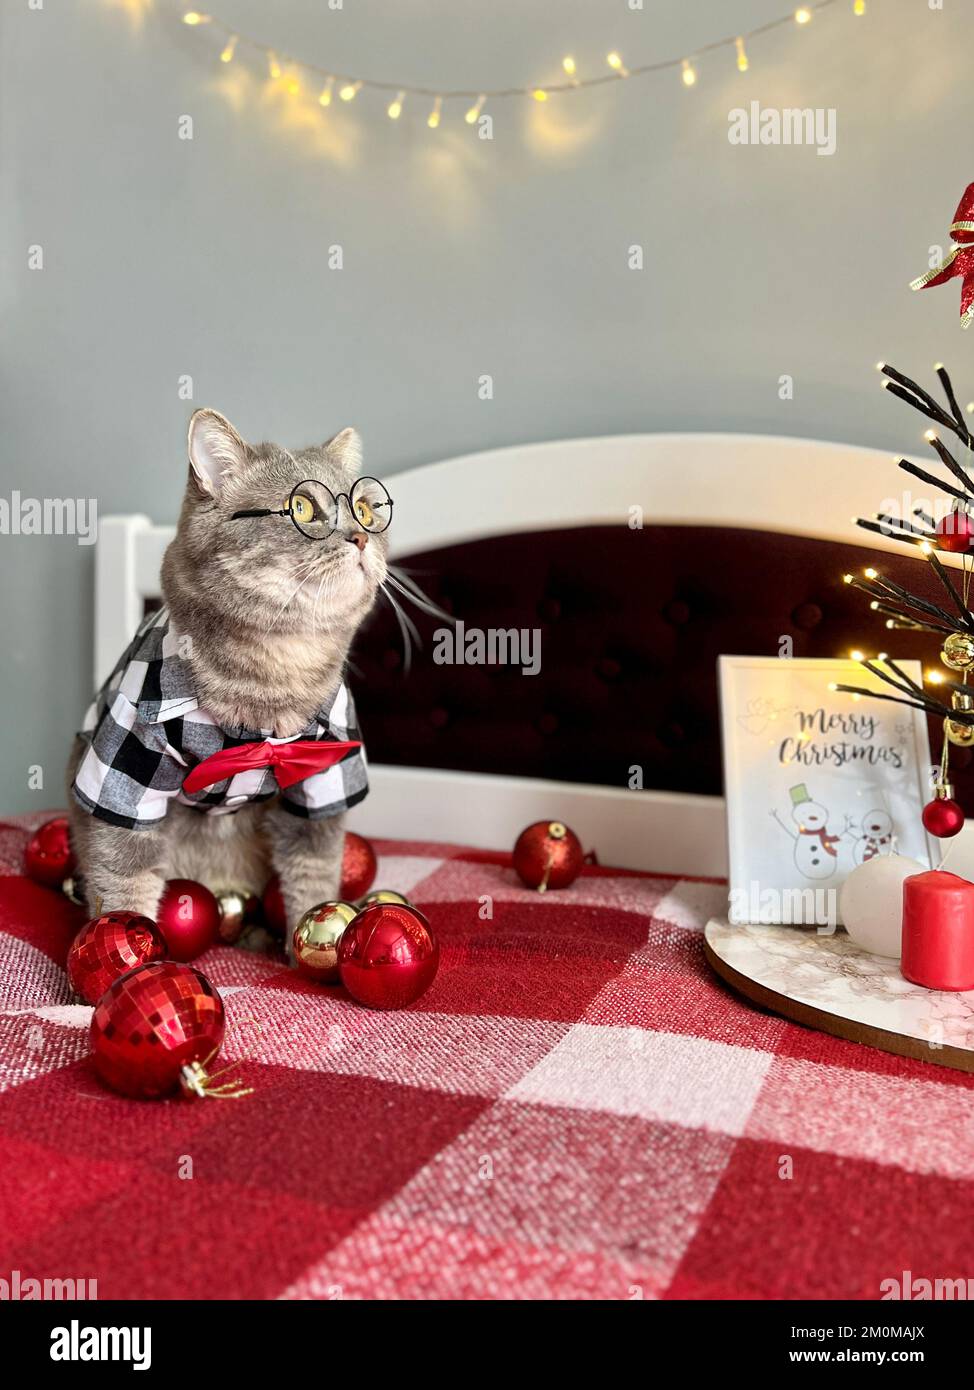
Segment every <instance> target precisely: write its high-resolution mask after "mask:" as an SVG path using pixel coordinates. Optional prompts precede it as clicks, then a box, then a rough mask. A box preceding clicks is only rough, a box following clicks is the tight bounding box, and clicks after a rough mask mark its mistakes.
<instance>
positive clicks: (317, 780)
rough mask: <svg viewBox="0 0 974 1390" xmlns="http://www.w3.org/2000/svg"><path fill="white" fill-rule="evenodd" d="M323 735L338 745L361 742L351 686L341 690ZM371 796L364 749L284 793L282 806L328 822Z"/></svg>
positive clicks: (281, 800) (307, 818) (306, 817)
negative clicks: (369, 794) (328, 819)
mask: <svg viewBox="0 0 974 1390" xmlns="http://www.w3.org/2000/svg"><path fill="white" fill-rule="evenodd" d="M321 734H322V737H323V738H327V739H332V740H334V741H335V742H338V743H353V742H356V741H359V740H361V737H362V735H361V733H360V732H359V727H358V719H357V716H356V714H355V702H354V700H353V699H352V693H351V691H350V690H349V689H348V687H347V686H345V685H343V686H342V687H341V689H340V690H339V692H338V695H337V696H336V698H335V701H334V703H333V705H332V707H331V710H330V711H329V715H328V727H327V729H322V730H321ZM368 793H369V775H368V763H367V761H366V757H365V748H364V746H363V747H361V748H357V749H355V750H354V751H353V752H351V753H347V754H346V755H345V757H344V758H343V759H342V760H341V762H340V763H335V765H334V767H329V768H326V769H325V771H324V772H316V773H314V774H313V776H311V777H306V778H305V779H304V781H303V782H294V783H292V785H291V786H290V787H287V788H285V790H284V791H282V792H281V798H280V804H281V807H282V809H283V810H285V811H290V812H291V814H292V815H295V816H303V817H304V818H305V819H306V820H326V819H327V818H328V817H329V816H338V815H341V813H342V811H347V810H349V809H350V808H351V807H352V806H355V805H357V804H358V802H360V801H363V800H364V799H365V797H366V796H368Z"/></svg>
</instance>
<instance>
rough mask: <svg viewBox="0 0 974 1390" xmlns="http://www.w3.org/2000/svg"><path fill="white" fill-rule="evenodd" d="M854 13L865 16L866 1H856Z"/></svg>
mask: <svg viewBox="0 0 974 1390" xmlns="http://www.w3.org/2000/svg"><path fill="white" fill-rule="evenodd" d="M852 13H853V14H858V15H863V14H865V13H866V0H854V3H853V6H852Z"/></svg>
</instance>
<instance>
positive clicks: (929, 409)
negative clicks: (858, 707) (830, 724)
mask: <svg viewBox="0 0 974 1390" xmlns="http://www.w3.org/2000/svg"><path fill="white" fill-rule="evenodd" d="M877 365H878V369H879V371H880V372H881V373H882V374H883V378H884V380H883V386H884V387H885V388H886V390H887V391H889V393H890V394H891V395H893V396H896V397H897V399H898V400H901V401H905V402H906V403H907V405H911V406H912V407H913V408H914V410H917V411H919V412H920V414H921V415H923V416H925V417H926V418H927V419H928V420H932V421H933V422H934V425H935V426H936V428H935V429H928V430H927V431H926V433H925V435H924V438H925V439H926V441H927V443H928V444H929V445H930V448H931V449H932V450H933V452H934V454H935V455H936V457H937V461H938V463H939V464H940V465H941V466H942V468H943V469H944V470H946V474H947V475H948V476H949V479H950V481H948V480H947V478H946V477H943V476H938V475H936V474H933V473H928V472H927V471H926V470H925V469H923V468H920V467H918V466H917V465H916V464H914V463H911V462H910V461H909V460H908V459H900V460H899V467H900V468H902V469H904V470H905V471H906V472H907V473H909V474H910V475H911V476H912V477H914V478H919V479H920V481H921V482H924V483H926V484H927V485H928V486H929V487H931V488H934V489H935V490H936V491H939V492H941V493H944V494H945V496H946V497H947V498H948V499H950V500H949V501H948V502H947V503H946V504H945V511H944V515H943V516H941V517H940V518H939V520H938V519H937V518H935V517H934V516H931V515H930V514H929V512H927V511H925V510H924V509H923V508H922V507H919V506H917V507H914V509H913V511H912V514H911V519H909V520H907V519H905V518H901V517H894V516H891V515H889V514H888V513H883V512H880V513H878V514H877V515H876V516H874V517H872V518H868V519H867V518H863V517H860V518H858V520H857V525H859V526H861V527H863V528H864V529H865V530H867V531H871V532H874V533H876V534H878V535H882V536H886V537H888V538H890V539H892V540H897V541H902V542H903V543H904V544H905V545H910V546H912V547H913V548H914V550H915V551H916V552H917V553H919V555H920V556H922V557H923V559H924V560H926V562H927V563H928V564H929V566H930V568H931V569H932V570H933V573H934V574H935V576H936V578H937V582H938V583H939V585H940V588H941V590H942V595H941V601H940V602H933V601H931V600H930V599H927V598H923V597H922V596H921V595H919V594H914V593H912V592H911V591H910V590H909V589H905V588H904V587H903V586H902V585H901V584H898V583H896V582H895V581H894V580H892V579H889V578H887V577H886V576H884V575H882V574H880V573H879V571H878V570H876V569H874V568H873V567H871V566H870V568H868V569H866V570H864V571H863V574H862V577H861V578H858V577H857V576H855V575H852V574H847V575H846V576H845V582H846V583H847V584H849V585H851V586H852V587H853V588H855V589H859V590H861V592H863V593H864V594H866V595H868V597H869V600H870V604H869V606H870V608H871V609H872V610H873V612H875V613H879V614H881V615H882V616H883V617H884V618H885V619H886V626H887V628H906V629H913V630H915V631H920V632H935V633H937V635H938V636H939V637H941V638H942V646H941V651H940V659H941V661H942V662H943V664H944V665H945V666H946V667H947V668H948V669H949V670H950V671H952V672H954V673H955V674H959V676H960V680H956V679H949V678H947V677H945V676H944V675H943V674H942V673H940V672H937V671H931V672H928V673H927V683H928V684H929V685H931V686H934V687H943V688H944V691H945V696H947V697H948V698H945V699H939V698H937V696H936V695H934V694H931V693H930V691H929V690H925V689H924V687H923V686H922V685H920V684H919V683H918V682H916V681H914V680H912V679H911V678H910V677H909V676H907V675H906V673H905V672H904V671H903V669H902V668H901V667H900V666H898V665H897V664H896V662H895V661H893V660H892V659H891V658H890V657H888V656H886V655H885V653H883V654H880V655H879V656H878V657H876V658H875V660H869V659H867V658H866V657H864V656H863V655H862V653H860V652H854V653H853V657H854V658H855V659H856V660H857V661H860V662H861V664H862V667H863V669H864V670H866V671H868V672H869V673H870V675H872V676H875V677H876V678H877V680H880V681H882V682H883V683H884V685H886V686H888V687H890V689H891V691H895V692H896V693H895V694H892V693H890V694H885V693H882V692H880V691H877V690H869V689H866V688H865V687H864V686H858V685H838V684H837V685H836V686H835V687H834V689H836V690H841V691H845V692H846V693H847V694H850V695H856V696H864V697H866V698H867V699H871V700H891V701H893V702H894V703H896V704H901V705H906V706H908V707H909V708H910V709H916V710H922V711H923V713H925V714H928V715H933V716H934V717H936V718H938V719H942V720H943V727H944V743H943V751H942V754H941V759H940V770H939V775H938V778H937V781H936V783H935V786H934V800H933V801H932V802H930V803H928V805H927V806H926V807H924V812H923V823H924V825H925V826H926V828H927V829H928V830H929V831H930V833H931V834H933V835H939V836H942V837H943V836H950V835H956V834H957V832H958V831H959V830H960V828H961V826H962V825H963V823H964V813H963V811H962V810H961V808H960V806H958V804H957V803H956V802H955V801H954V800H953V792H952V788H951V786H950V780H949V766H948V764H949V758H950V748H951V745H956V746H960V747H965V748H966V747H970V746H972V745H974V687H972V686H971V685H969V684H968V680H969V677H970V676H971V674H972V672H974V613H972V611H971V607H970V586H971V576H972V573H974V570H972V567H971V566H972V556H974V516H972V507H974V474H972V473H971V472H969V471H968V467H967V466H965V463H963V462H960V461H958V459H957V458H955V456H954V455H953V454H952V453H951V451H950V450H949V449H948V448H947V446H946V445H945V444H944V442H943V440H942V439H941V437H940V434H939V433H938V431H939V430H944V431H947V432H948V433H950V434H953V435H955V436H956V437H957V439H958V440H959V441H960V443H961V445H962V446H963V448H964V449H965V450H966V451H967V456H968V459H970V456H971V453H972V451H974V435H972V433H971V431H970V429H969V427H968V425H967V420H966V418H965V413H964V412H963V411H962V410H961V408H960V405H959V404H958V401H957V395H956V393H955V391H954V387H953V384H952V382H951V380H950V377H949V376H948V374H947V371H946V369H945V368H944V366H943V365H942V364H941V363H937V365H936V367H935V368H934V370H935V371H936V374H937V379H938V381H939V382H940V387H941V390H942V391H943V394H944V397H945V398H946V402H947V404H946V408H945V407H944V406H943V405H941V404H940V402H939V401H938V400H936V399H935V398H934V397H933V396H932V395H931V394H930V393H929V392H928V391H926V390H924V388H923V387H922V386H920V385H918V384H917V382H915V381H913V380H911V378H910V377H908V376H904V375H903V373H902V372H899V371H897V370H896V368H895V367H891V366H889V364H888V363H886V362H880V363H878V364H877ZM971 409H972V407H971V406H968V411H970V410H971ZM934 510H939V509H938V508H936V507H935V508H934ZM938 551H941V552H945V553H949V554H954V555H957V556H959V558H960V566H961V567H960V572H959V574H960V582H959V585H958V583H957V582H955V579H954V577H953V576H952V574H951V572H950V570H949V569H948V568H947V566H946V565H945V564H944V563H943V561H942V560H941V559H940V556H939V554H938ZM955 573H957V571H955Z"/></svg>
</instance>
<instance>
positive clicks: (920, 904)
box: [900, 869, 974, 989]
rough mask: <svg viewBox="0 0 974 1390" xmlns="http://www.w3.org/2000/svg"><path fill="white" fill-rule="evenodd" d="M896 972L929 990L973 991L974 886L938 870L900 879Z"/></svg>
mask: <svg viewBox="0 0 974 1390" xmlns="http://www.w3.org/2000/svg"><path fill="white" fill-rule="evenodd" d="M900 970H901V972H902V974H903V976H904V978H905V979H907V980H912V981H913V983H914V984H915V985H924V986H925V987H926V988H927V989H974V883H969V882H968V880H967V879H966V878H959V877H958V875H957V874H948V873H945V872H944V870H942V869H933V870H930V871H928V872H927V873H922V874H911V875H910V877H909V878H907V879H904V880H903V956H902V959H901V961H900Z"/></svg>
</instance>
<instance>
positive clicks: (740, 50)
mask: <svg viewBox="0 0 974 1390" xmlns="http://www.w3.org/2000/svg"><path fill="white" fill-rule="evenodd" d="M734 43H735V45H736V46H737V71H738V72H747V70H748V68H749V67H750V64H749V63H748V61H747V50H746V49H745V47H744V40H743V39H735V40H734Z"/></svg>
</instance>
